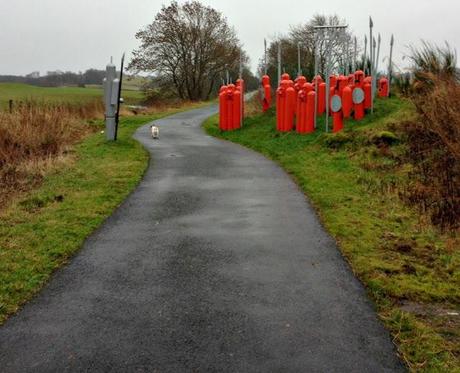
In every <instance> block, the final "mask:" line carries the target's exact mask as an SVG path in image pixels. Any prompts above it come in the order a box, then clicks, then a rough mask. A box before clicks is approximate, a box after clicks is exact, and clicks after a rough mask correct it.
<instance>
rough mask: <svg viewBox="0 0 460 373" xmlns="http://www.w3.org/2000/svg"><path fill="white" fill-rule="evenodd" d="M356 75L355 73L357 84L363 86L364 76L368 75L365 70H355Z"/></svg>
mask: <svg viewBox="0 0 460 373" xmlns="http://www.w3.org/2000/svg"><path fill="white" fill-rule="evenodd" d="M354 75H355V86H357V87H360V88H363V84H364V78H365V77H366V75H365V74H364V71H362V70H358V71H356V72H355V74H354Z"/></svg>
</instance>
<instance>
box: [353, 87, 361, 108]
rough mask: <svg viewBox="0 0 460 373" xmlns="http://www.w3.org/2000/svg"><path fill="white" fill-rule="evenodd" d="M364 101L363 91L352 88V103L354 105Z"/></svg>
mask: <svg viewBox="0 0 460 373" xmlns="http://www.w3.org/2000/svg"><path fill="white" fill-rule="evenodd" d="M363 101H364V91H363V90H362V89H361V88H359V87H358V88H355V89H354V90H353V103H354V104H356V105H359V104H361V103H362V102H363Z"/></svg>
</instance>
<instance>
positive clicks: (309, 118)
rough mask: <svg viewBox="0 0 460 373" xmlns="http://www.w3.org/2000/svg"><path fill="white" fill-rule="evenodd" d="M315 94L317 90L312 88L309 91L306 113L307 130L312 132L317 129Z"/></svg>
mask: <svg viewBox="0 0 460 373" xmlns="http://www.w3.org/2000/svg"><path fill="white" fill-rule="evenodd" d="M315 96H316V92H315V91H314V90H310V91H309V92H308V93H307V105H306V113H305V117H306V118H305V121H306V122H305V132H307V133H311V132H313V131H314V130H315Z"/></svg>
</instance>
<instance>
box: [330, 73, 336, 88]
mask: <svg viewBox="0 0 460 373" xmlns="http://www.w3.org/2000/svg"><path fill="white" fill-rule="evenodd" d="M336 86H337V77H336V76H335V75H331V76H330V77H329V87H330V88H335V87H336Z"/></svg>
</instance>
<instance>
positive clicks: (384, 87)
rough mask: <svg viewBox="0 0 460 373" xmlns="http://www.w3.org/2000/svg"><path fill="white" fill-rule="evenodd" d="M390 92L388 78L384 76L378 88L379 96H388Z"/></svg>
mask: <svg viewBox="0 0 460 373" xmlns="http://www.w3.org/2000/svg"><path fill="white" fill-rule="evenodd" d="M389 92H390V90H389V84H388V79H387V78H385V77H384V76H383V77H381V78H380V79H379V90H378V94H379V97H381V98H386V97H388V94H389Z"/></svg>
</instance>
